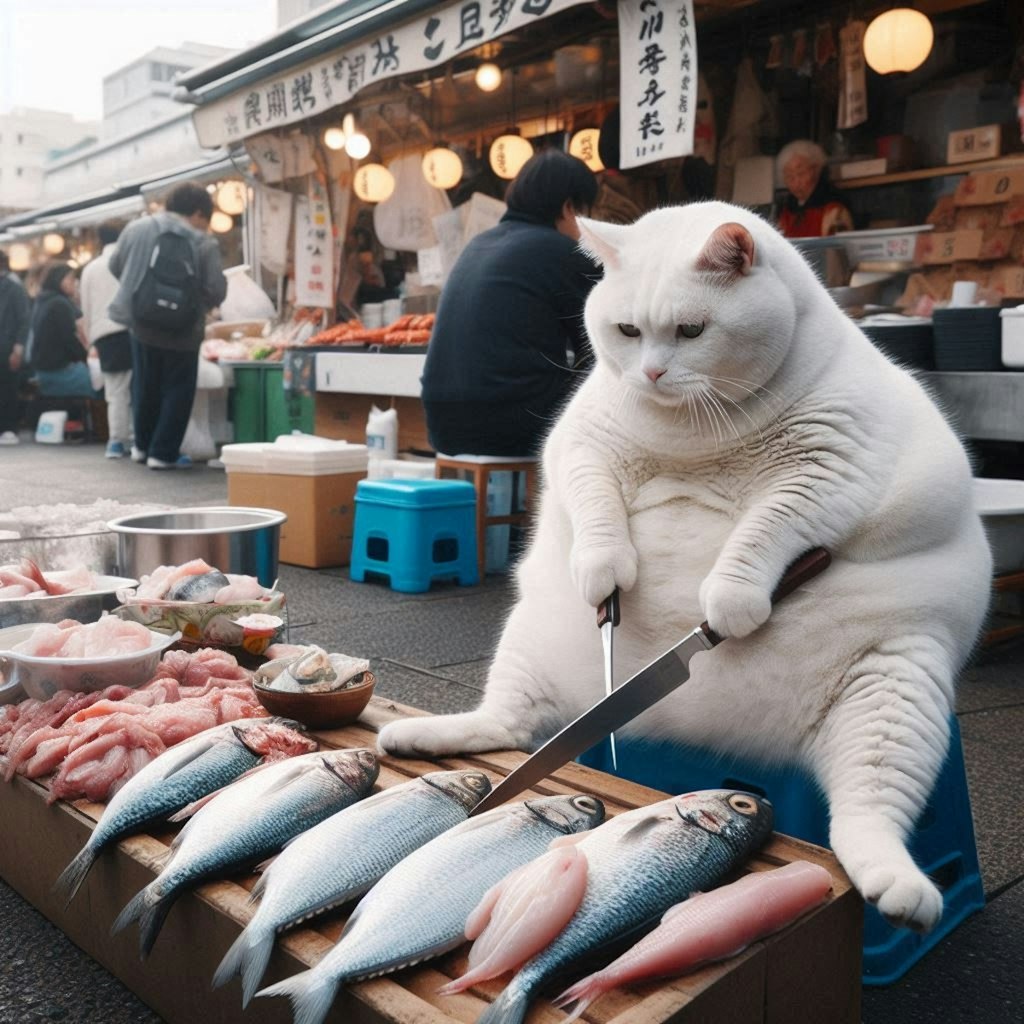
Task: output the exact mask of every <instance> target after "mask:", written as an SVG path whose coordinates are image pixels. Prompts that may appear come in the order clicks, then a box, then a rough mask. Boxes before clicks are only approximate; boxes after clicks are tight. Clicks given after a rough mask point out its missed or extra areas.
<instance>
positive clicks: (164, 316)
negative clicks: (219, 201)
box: [107, 182, 227, 469]
mask: <svg viewBox="0 0 1024 1024" xmlns="http://www.w3.org/2000/svg"><path fill="white" fill-rule="evenodd" d="M212 215H213V200H212V199H211V198H210V194H209V193H208V192H207V191H206V189H205V188H203V186H202V185H198V184H196V183H195V182H186V183H185V184H183V185H179V186H178V187H177V188H175V189H174V191H173V192H171V194H170V195H169V196H168V198H167V204H166V208H165V210H164V212H163V213H156V214H152V215H150V216H147V217H141V218H140V219H139V220H136V221H133V222H132V223H131V224H129V225H128V227H126V228H125V230H124V232H123V234H122V235H121V238H120V239H119V241H118V243H117V248H116V249H115V250H114V252H113V253H112V254H111V257H110V261H109V263H108V264H107V266H108V267H109V269H110V272H111V273H112V274H113V275H114V277H116V278H117V279H118V281H119V282H120V283H119V286H118V290H117V294H116V295H115V296H114V300H113V302H111V304H110V307H109V310H108V313H109V316H110V319H111V320H113V321H114V322H115V323H119V324H124V325H125V326H126V327H128V328H129V329H130V331H131V335H132V362H133V372H132V412H133V419H134V421H135V443H134V444H133V445H132V460H133V461H134V462H145V463H146V465H147V466H148V467H149V468H150V469H185V468H188V467H189V466H191V464H192V463H191V460H190V459H189V458H188V456H187V455H182V454H181V442H182V440H183V438H184V437H185V430H186V429H187V427H188V419H189V416H190V415H191V414H192V403H193V401H194V399H195V394H196V374H197V373H198V370H199V347H200V345H201V344H202V341H203V336H204V333H205V326H206V314H207V312H209V311H210V310H211V309H214V308H216V307H217V306H219V305H220V304H221V302H223V300H224V296H225V295H226V294H227V280H226V279H225V277H224V271H223V269H222V267H221V260H220V252H219V250H218V248H217V242H216V240H215V239H213V238H212V237H210V236H209V233H208V232H209V229H210V218H211V216H212Z"/></svg>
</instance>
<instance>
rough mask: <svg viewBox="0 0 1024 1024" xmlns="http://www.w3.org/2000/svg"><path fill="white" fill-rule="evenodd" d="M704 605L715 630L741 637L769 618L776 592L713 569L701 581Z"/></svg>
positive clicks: (710, 623) (726, 634)
mask: <svg viewBox="0 0 1024 1024" xmlns="http://www.w3.org/2000/svg"><path fill="white" fill-rule="evenodd" d="M700 607H701V611H703V613H704V618H705V620H706V621H707V624H708V625H709V626H710V627H711V629H712V630H713V631H714V632H715V633H717V634H718V635H719V636H720V637H727V636H731V637H736V638H737V639H738V638H740V637H744V636H749V635H750V634H751V633H753V632H754V630H755V629H757V628H758V626H762V625H764V623H766V622H767V621H768V616H769V615H771V613H772V596H771V594H770V593H769V592H768V591H767V590H764V589H762V588H761V587H758V586H755V585H754V584H753V583H743V582H741V581H739V580H736V579H730V578H729V577H726V576H721V575H719V574H717V573H709V574H708V576H707V577H706V578H705V580H704V582H703V583H702V584H701V585H700Z"/></svg>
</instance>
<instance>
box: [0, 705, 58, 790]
mask: <svg viewBox="0 0 1024 1024" xmlns="http://www.w3.org/2000/svg"><path fill="white" fill-rule="evenodd" d="M74 696H75V695H74V694H73V693H72V692H71V691H70V690H58V691H57V693H55V694H54V695H53V696H52V697H51V698H50V699H49V700H47V701H43V702H42V703H40V704H37V706H36V707H35V708H33V709H32V711H30V712H29V713H28V714H27V715H25V716H24V717H22V718H21V719H19V721H18V728H17V729H16V730H15V732H14V735H13V736H12V737H11V740H10V743H9V744H8V746H7V757H8V763H7V768H6V770H5V771H4V780H5V781H6V782H10V781H11V779H12V778H13V777H14V765H13V763H12V762H14V760H15V759H16V758H17V756H18V753H19V751H20V750H21V747H22V744H24V743H26V742H28V739H29V737H31V735H32V733H34V732H35V731H36V729H40V728H42V727H43V726H45V725H46V724H47V723H48V722H50V721H51V720H52V719H53V717H54V715H56V714H57V713H58V712H59V711H60V709H61V708H62V707H64V705H65V704H67V703H68V701H70V700H73V699H74Z"/></svg>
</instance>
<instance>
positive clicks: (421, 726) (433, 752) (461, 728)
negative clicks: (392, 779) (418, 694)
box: [377, 711, 525, 757]
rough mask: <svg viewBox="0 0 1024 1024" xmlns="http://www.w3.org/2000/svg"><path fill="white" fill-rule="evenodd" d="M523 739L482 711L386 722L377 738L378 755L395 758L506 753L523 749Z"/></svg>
mask: <svg viewBox="0 0 1024 1024" xmlns="http://www.w3.org/2000/svg"><path fill="white" fill-rule="evenodd" d="M524 742H525V737H522V736H514V735H513V734H512V733H510V732H509V731H508V730H507V729H506V728H505V727H504V726H503V725H502V724H501V723H500V722H498V721H497V719H495V718H494V717H493V716H491V715H488V714H486V713H484V712H482V711H469V712H466V713H464V714H461V715H437V716H428V715H424V716H423V717H422V718H407V719H404V720H403V721H400V722H389V723H388V724H387V725H385V726H384V727H383V728H382V729H381V730H380V733H379V734H378V736H377V746H378V747H379V748H380V751H381V753H384V754H393V755H394V756H396V757H443V756H445V755H448V754H462V753H468V752H474V753H479V752H481V751H485V750H509V749H513V748H515V747H517V746H522V745H523V744H524Z"/></svg>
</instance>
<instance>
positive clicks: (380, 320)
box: [359, 302, 384, 328]
mask: <svg viewBox="0 0 1024 1024" xmlns="http://www.w3.org/2000/svg"><path fill="white" fill-rule="evenodd" d="M359 319H360V320H362V321H363V326H364V327H369V328H374V327H383V326H384V303H383V302H367V303H365V304H364V305H363V306H362V307H361V308H360V310H359Z"/></svg>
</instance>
